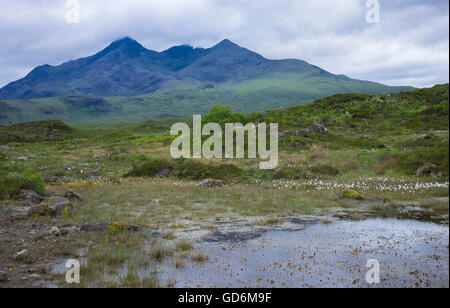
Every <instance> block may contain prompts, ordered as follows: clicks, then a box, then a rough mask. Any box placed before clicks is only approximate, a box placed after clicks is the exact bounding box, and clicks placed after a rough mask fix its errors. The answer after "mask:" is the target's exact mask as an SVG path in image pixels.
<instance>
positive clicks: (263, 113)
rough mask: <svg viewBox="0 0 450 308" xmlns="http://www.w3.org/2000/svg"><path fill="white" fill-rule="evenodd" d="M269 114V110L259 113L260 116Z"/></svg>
mask: <svg viewBox="0 0 450 308" xmlns="http://www.w3.org/2000/svg"><path fill="white" fill-rule="evenodd" d="M268 115H269V113H268V112H267V111H264V112H261V113H260V114H259V116H260V117H267V116H268Z"/></svg>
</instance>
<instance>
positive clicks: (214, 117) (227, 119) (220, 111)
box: [202, 106, 246, 128]
mask: <svg viewBox="0 0 450 308" xmlns="http://www.w3.org/2000/svg"><path fill="white" fill-rule="evenodd" d="M207 123H217V124H219V125H220V126H221V127H222V128H223V127H225V123H242V124H246V117H245V115H244V114H242V113H240V112H233V111H232V110H231V107H230V106H214V107H212V108H211V111H210V112H209V113H208V114H207V115H205V116H204V117H203V118H202V124H203V125H204V124H207Z"/></svg>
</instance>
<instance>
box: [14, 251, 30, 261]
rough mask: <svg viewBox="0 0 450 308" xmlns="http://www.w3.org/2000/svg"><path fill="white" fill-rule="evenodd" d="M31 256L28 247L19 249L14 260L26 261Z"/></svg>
mask: <svg viewBox="0 0 450 308" xmlns="http://www.w3.org/2000/svg"><path fill="white" fill-rule="evenodd" d="M30 256H31V253H30V251H29V250H28V249H24V250H21V251H19V252H18V253H17V254H16V255H15V256H14V260H16V261H24V260H26V259H28V258H29V257H30Z"/></svg>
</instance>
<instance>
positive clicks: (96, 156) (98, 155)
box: [94, 153, 108, 158]
mask: <svg viewBox="0 0 450 308" xmlns="http://www.w3.org/2000/svg"><path fill="white" fill-rule="evenodd" d="M107 156H108V155H106V154H105V153H100V154H94V158H105V157H107Z"/></svg>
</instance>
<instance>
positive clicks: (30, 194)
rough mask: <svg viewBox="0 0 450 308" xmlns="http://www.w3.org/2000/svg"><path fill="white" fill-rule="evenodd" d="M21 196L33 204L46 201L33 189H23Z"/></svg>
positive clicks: (23, 199)
mask: <svg viewBox="0 0 450 308" xmlns="http://www.w3.org/2000/svg"><path fill="white" fill-rule="evenodd" d="M19 198H20V199H21V200H22V201H24V202H29V203H32V204H39V203H41V202H42V201H44V198H43V197H41V196H39V195H38V194H37V193H36V192H34V191H32V190H22V193H21V194H20V195H19Z"/></svg>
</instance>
